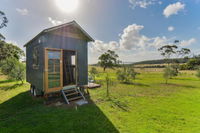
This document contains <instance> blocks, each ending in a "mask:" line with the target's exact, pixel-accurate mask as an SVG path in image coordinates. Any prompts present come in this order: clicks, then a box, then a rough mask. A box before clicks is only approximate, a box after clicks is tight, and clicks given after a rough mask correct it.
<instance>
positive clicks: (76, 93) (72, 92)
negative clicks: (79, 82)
mask: <svg viewBox="0 0 200 133" xmlns="http://www.w3.org/2000/svg"><path fill="white" fill-rule="evenodd" d="M61 93H62V96H63V98H64V100H65V102H66V103H67V104H70V102H72V101H75V100H81V99H83V100H85V97H84V96H83V94H82V92H81V91H80V90H79V89H78V88H77V86H67V87H63V89H62V90H61Z"/></svg>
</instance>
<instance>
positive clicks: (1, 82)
mask: <svg viewBox="0 0 200 133" xmlns="http://www.w3.org/2000/svg"><path fill="white" fill-rule="evenodd" d="M10 82H13V80H11V79H6V80H1V81H0V84H3V83H10Z"/></svg>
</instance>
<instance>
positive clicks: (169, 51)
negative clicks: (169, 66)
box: [158, 45, 178, 63]
mask: <svg viewBox="0 0 200 133" xmlns="http://www.w3.org/2000/svg"><path fill="white" fill-rule="evenodd" d="M177 48H178V47H177V46H176V45H165V46H162V47H161V48H159V49H158V51H159V52H160V53H161V55H162V56H163V57H165V59H166V60H167V63H170V62H169V61H168V60H169V59H170V57H171V56H172V55H174V54H176V49H177Z"/></svg>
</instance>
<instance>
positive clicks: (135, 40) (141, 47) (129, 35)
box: [90, 24, 170, 53]
mask: <svg viewBox="0 0 200 133" xmlns="http://www.w3.org/2000/svg"><path fill="white" fill-rule="evenodd" d="M143 28H144V26H143V25H137V24H132V25H129V26H127V27H126V28H125V29H124V30H123V33H122V34H120V36H119V41H118V42H116V41H110V42H108V43H105V42H103V41H100V40H96V41H95V42H93V43H92V44H91V46H90V50H91V52H93V53H96V52H99V53H102V52H105V51H106V50H108V49H110V50H115V51H116V50H117V51H145V50H147V49H149V50H152V49H154V50H155V49H157V48H159V47H160V46H162V45H165V44H169V41H170V39H168V38H166V37H165V36H163V37H147V36H145V35H142V34H141V33H140V31H141V30H142V29H143Z"/></svg>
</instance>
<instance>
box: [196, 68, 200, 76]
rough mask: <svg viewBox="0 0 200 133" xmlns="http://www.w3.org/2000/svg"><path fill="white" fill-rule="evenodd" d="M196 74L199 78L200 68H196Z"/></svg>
mask: <svg viewBox="0 0 200 133" xmlns="http://www.w3.org/2000/svg"><path fill="white" fill-rule="evenodd" d="M196 76H197V77H198V78H200V68H199V69H198V70H197V74H196Z"/></svg>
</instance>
